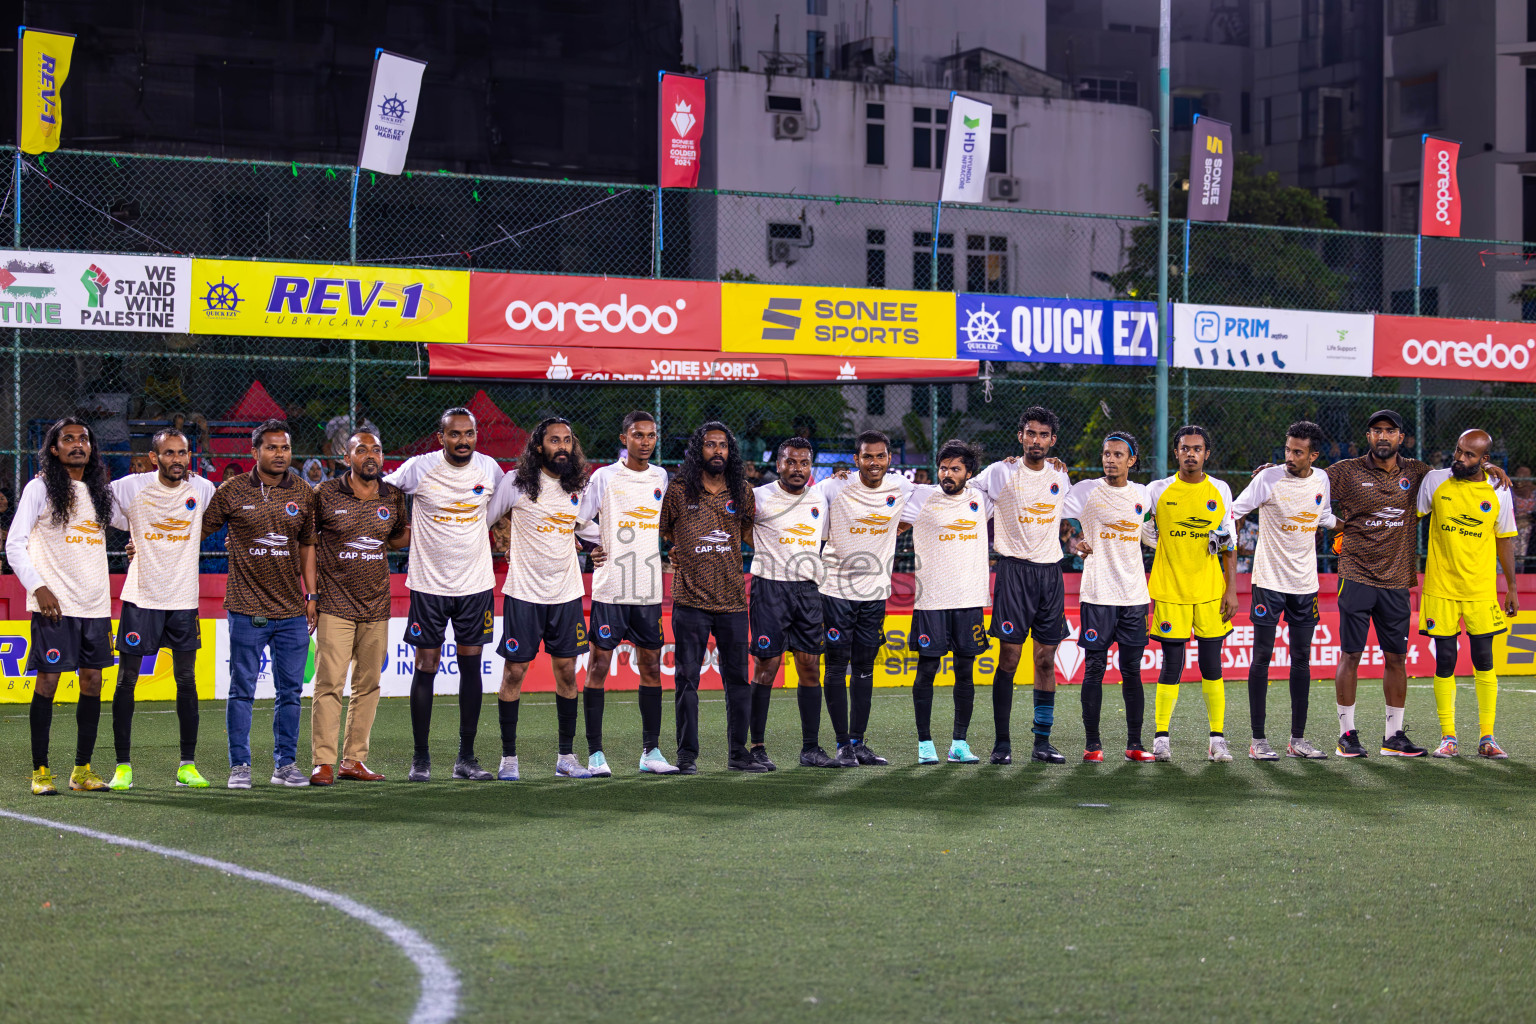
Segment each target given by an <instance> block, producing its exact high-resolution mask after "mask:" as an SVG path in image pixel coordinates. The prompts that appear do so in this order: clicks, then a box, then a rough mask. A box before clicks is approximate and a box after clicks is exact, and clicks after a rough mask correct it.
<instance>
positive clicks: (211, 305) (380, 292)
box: [192, 259, 469, 343]
mask: <svg viewBox="0 0 1536 1024" xmlns="http://www.w3.org/2000/svg"><path fill="white" fill-rule="evenodd" d="M192 333H193V334H252V335H261V336H263V337H269V338H327V339H337V340H340V339H354V338H355V339H358V340H367V341H431V342H453V343H463V342H464V341H466V340H467V339H468V337H469V272H468V271H464V270H426V269H416V268H409V267H374V266H352V265H348V264H340V265H331V266H326V265H324V264H318V263H260V262H251V261H247V260H196V259H195V260H193V261H192Z"/></svg>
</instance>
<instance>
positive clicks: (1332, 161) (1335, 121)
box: [1318, 94, 1346, 167]
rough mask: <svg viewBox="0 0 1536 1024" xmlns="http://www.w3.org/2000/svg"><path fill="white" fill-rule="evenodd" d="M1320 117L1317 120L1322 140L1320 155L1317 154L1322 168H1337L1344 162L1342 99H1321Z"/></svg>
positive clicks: (1332, 97)
mask: <svg viewBox="0 0 1536 1024" xmlns="http://www.w3.org/2000/svg"><path fill="white" fill-rule="evenodd" d="M1319 114H1320V115H1321V116H1320V117H1319V119H1318V127H1319V129H1320V130H1319V133H1318V134H1319V135H1320V136H1321V138H1322V153H1321V154H1319V155H1320V157H1321V159H1320V160H1319V163H1321V164H1322V165H1323V166H1324V167H1337V166H1338V165H1339V164H1341V163H1343V162H1344V157H1345V153H1344V150H1345V148H1346V143H1345V138H1344V97H1342V96H1329V95H1326V94H1325V95H1324V96H1323V97H1322V107H1321V109H1320V110H1319Z"/></svg>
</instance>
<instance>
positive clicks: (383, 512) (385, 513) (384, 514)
mask: <svg viewBox="0 0 1536 1024" xmlns="http://www.w3.org/2000/svg"><path fill="white" fill-rule="evenodd" d="M378 516H379V518H380V519H385V520H387V519H388V518H389V509H387V508H385V507H383V506H382V505H380V506H379V511H378Z"/></svg>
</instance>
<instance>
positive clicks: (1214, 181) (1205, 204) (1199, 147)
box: [1189, 114, 1232, 221]
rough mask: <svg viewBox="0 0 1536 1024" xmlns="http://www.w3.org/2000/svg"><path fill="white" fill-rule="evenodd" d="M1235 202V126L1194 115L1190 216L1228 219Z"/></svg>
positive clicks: (1218, 219)
mask: <svg viewBox="0 0 1536 1024" xmlns="http://www.w3.org/2000/svg"><path fill="white" fill-rule="evenodd" d="M1231 206H1232V126H1231V125H1230V124H1227V122H1225V121H1217V120H1216V119H1215V118H1211V117H1206V116H1204V115H1203V114H1196V115H1195V130H1194V131H1193V132H1192V133H1191V138H1190V150H1189V219H1190V220H1216V221H1224V220H1226V219H1227V211H1228V210H1229V209H1230V208H1231Z"/></svg>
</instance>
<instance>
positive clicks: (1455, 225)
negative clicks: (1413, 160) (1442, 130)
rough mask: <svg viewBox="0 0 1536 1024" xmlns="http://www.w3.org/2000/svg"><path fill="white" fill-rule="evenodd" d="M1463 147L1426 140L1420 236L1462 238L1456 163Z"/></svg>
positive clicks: (1443, 140) (1428, 137) (1421, 180)
mask: <svg viewBox="0 0 1536 1024" xmlns="http://www.w3.org/2000/svg"><path fill="white" fill-rule="evenodd" d="M1460 153H1461V143H1459V142H1448V141H1447V140H1445V139H1437V138H1435V137H1434V136H1433V135H1426V136H1424V164H1423V168H1422V170H1421V171H1420V173H1419V234H1421V235H1433V236H1440V237H1443V238H1459V237H1461V184H1460V182H1459V181H1458V180H1457V176H1456V161H1457V158H1458V157H1459V156H1460Z"/></svg>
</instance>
